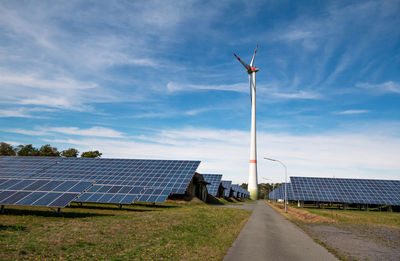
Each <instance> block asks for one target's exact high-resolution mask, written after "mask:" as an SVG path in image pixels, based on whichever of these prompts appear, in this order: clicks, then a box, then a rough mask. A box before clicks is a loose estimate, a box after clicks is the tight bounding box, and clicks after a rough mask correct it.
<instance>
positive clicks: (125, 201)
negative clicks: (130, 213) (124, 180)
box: [120, 195, 166, 204]
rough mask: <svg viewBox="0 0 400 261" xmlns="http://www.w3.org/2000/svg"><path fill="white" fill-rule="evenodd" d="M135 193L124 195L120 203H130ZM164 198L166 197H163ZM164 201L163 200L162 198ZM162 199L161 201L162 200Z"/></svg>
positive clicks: (133, 199)
mask: <svg viewBox="0 0 400 261" xmlns="http://www.w3.org/2000/svg"><path fill="white" fill-rule="evenodd" d="M135 199H136V195H126V196H125V197H124V199H123V200H121V202H120V204H132V202H133V201H135ZM165 199H166V198H165ZM164 201H165V200H164ZM164 201H163V202H164Z"/></svg>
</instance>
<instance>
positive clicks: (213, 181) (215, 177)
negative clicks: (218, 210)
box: [202, 174, 222, 197]
mask: <svg viewBox="0 0 400 261" xmlns="http://www.w3.org/2000/svg"><path fill="white" fill-rule="evenodd" d="M202 175H203V177H204V180H205V181H206V182H208V183H210V184H208V185H207V190H208V194H210V195H212V196H214V197H215V196H217V193H218V188H219V185H220V184H221V179H222V175H221V174H202Z"/></svg>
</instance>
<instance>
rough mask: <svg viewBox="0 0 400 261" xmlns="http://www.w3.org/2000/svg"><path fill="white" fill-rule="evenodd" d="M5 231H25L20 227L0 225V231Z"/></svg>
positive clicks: (24, 228)
mask: <svg viewBox="0 0 400 261" xmlns="http://www.w3.org/2000/svg"><path fill="white" fill-rule="evenodd" d="M2 230H7V231H26V230H27V229H26V227H24V226H22V225H1V224H0V231H2Z"/></svg>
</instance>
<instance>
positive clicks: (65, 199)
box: [48, 193, 79, 207]
mask: <svg viewBox="0 0 400 261" xmlns="http://www.w3.org/2000/svg"><path fill="white" fill-rule="evenodd" d="M78 195H79V193H65V194H63V195H61V196H60V197H59V198H57V199H56V200H54V201H53V202H52V203H50V204H49V205H48V206H49V207H64V206H66V205H68V204H69V203H70V202H71V201H72V200H74V198H76V197H77V196H78Z"/></svg>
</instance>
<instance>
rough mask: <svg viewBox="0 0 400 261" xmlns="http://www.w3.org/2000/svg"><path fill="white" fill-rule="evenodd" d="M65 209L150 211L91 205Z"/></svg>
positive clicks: (126, 207) (72, 206) (127, 207)
mask: <svg viewBox="0 0 400 261" xmlns="http://www.w3.org/2000/svg"><path fill="white" fill-rule="evenodd" d="M67 208H70V209H71V208H72V209H97V210H115V211H133V212H147V211H152V210H150V209H135V208H132V207H130V205H127V206H122V208H119V206H114V205H103V206H98V205H97V206H93V205H82V206H79V205H78V206H77V205H71V206H68V207H67ZM112 216H113V215H112Z"/></svg>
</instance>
